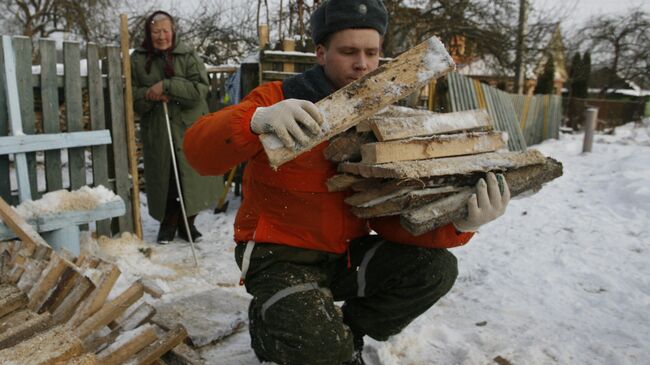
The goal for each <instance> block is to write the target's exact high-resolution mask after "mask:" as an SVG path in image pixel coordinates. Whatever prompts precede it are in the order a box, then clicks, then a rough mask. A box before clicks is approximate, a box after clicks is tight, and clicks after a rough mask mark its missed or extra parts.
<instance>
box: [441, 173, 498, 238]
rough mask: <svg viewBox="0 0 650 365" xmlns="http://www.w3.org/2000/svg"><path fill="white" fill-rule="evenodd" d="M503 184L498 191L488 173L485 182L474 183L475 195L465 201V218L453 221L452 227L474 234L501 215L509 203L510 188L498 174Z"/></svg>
mask: <svg viewBox="0 0 650 365" xmlns="http://www.w3.org/2000/svg"><path fill="white" fill-rule="evenodd" d="M499 175H500V176H499V179H501V182H502V184H503V186H502V188H501V189H499V182H498V181H497V177H496V176H495V175H494V173H492V172H488V174H487V177H486V180H487V184H486V180H484V179H480V180H479V181H478V183H476V194H472V196H470V197H469V199H467V218H464V219H459V220H457V221H454V222H453V224H454V227H456V229H457V230H458V231H461V232H474V231H476V230H477V229H478V227H480V226H482V225H484V224H485V223H488V222H491V221H493V220H495V219H497V218H499V217H500V216H502V215H503V213H505V211H506V206H508V202H509V201H510V188H508V183H507V182H506V179H505V177H504V176H503V175H501V174H499Z"/></svg>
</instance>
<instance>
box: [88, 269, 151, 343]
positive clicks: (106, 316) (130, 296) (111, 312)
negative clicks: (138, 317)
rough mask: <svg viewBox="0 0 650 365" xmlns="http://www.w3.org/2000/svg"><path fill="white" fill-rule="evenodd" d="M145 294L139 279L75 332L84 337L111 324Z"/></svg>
mask: <svg viewBox="0 0 650 365" xmlns="http://www.w3.org/2000/svg"><path fill="white" fill-rule="evenodd" d="M142 294H144V288H143V287H142V284H141V283H140V282H138V281H136V282H134V283H133V284H132V285H131V286H130V287H129V288H128V289H127V290H126V291H124V292H123V293H122V294H120V295H119V296H118V297H117V298H115V299H113V300H112V301H111V302H110V303H108V304H106V305H104V307H102V309H100V310H99V311H97V313H95V314H93V315H92V316H91V317H90V318H88V319H87V320H86V321H85V322H84V323H82V324H81V325H80V326H79V328H77V329H76V331H75V334H76V335H77V337H79V338H84V337H86V336H88V335H90V334H91V333H93V332H95V331H96V330H98V329H100V328H101V327H103V326H106V325H107V324H109V323H110V322H111V321H112V320H114V319H115V318H117V317H118V316H119V315H120V314H122V313H123V312H124V311H125V310H126V309H127V308H129V306H131V304H133V303H135V302H136V301H137V300H138V299H140V298H141V297H142Z"/></svg>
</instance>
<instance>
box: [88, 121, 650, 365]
mask: <svg viewBox="0 0 650 365" xmlns="http://www.w3.org/2000/svg"><path fill="white" fill-rule="evenodd" d="M582 140H583V135H582V134H575V135H562V136H561V138H560V140H551V141H546V142H545V143H543V144H541V145H538V146H534V148H537V149H539V150H541V151H542V152H543V153H544V154H546V155H548V156H551V157H553V158H555V159H557V160H559V161H561V162H562V163H563V164H564V176H562V177H561V178H559V179H556V180H555V181H553V182H551V183H549V184H547V185H546V186H545V187H544V188H543V189H542V190H541V191H540V192H538V193H537V194H535V195H532V196H527V197H523V198H519V199H516V200H513V201H512V202H511V204H510V206H509V208H508V211H507V212H506V214H505V216H503V217H502V218H500V219H499V220H498V221H496V222H493V223H491V224H489V225H487V226H485V227H483V228H482V229H481V230H480V232H479V233H478V234H477V235H476V236H475V238H474V239H473V240H472V241H471V242H470V243H469V244H468V245H467V246H464V247H461V248H456V249H453V251H452V252H453V253H454V254H455V255H456V256H457V257H458V259H459V265H460V274H459V277H458V281H457V282H456V285H455V286H454V288H453V289H452V291H451V292H450V293H449V294H448V295H447V296H446V297H444V298H443V299H442V300H441V301H440V302H439V303H438V304H437V305H435V306H434V307H433V308H431V309H430V310H429V311H428V312H426V313H425V314H424V315H423V316H421V317H420V318H418V319H417V320H416V321H415V322H413V323H412V324H411V325H410V326H409V327H407V328H406V329H405V330H404V331H403V332H402V333H401V334H399V335H397V336H394V337H392V338H391V339H389V340H388V341H387V342H383V343H380V342H376V341H373V340H371V339H368V338H366V347H365V350H364V354H365V356H364V357H365V359H366V362H367V363H368V364H371V365H372V364H375V365H377V364H384V365H389V364H391V365H392V364H395V365H397V364H414V365H416V364H417V365H420V364H468V365H469V364H494V363H497V362H499V363H500V364H505V363H507V362H509V363H512V364H603V365H610V364H630V365H637V364H650V346H649V345H648V343H649V342H650V238H649V237H650V224H649V223H650V120H646V121H645V123H644V124H640V125H634V124H627V125H625V126H623V127H619V128H617V129H616V130H615V134H614V135H597V136H596V138H595V144H594V147H593V152H592V153H589V154H582V153H581V151H582ZM237 205H238V200H237V199H236V198H233V197H231V202H230V207H229V210H228V212H227V214H225V215H224V214H220V215H215V214H213V213H212V212H211V211H205V212H203V213H201V214H200V215H199V217H198V218H197V226H198V227H199V230H201V231H202V232H203V234H204V239H203V241H202V242H200V243H199V244H198V251H197V255H198V256H199V260H200V267H199V269H195V268H194V265H193V259H192V254H191V251H190V247H189V246H188V244H186V243H182V242H174V243H172V244H170V245H166V246H160V245H157V244H155V243H148V242H154V241H155V238H156V232H157V228H158V224H157V222H156V221H154V220H152V219H151V218H150V217H148V216H145V217H144V220H143V227H144V238H145V241H147V242H141V241H138V240H136V239H133V237H131V236H128V235H125V236H123V238H122V239H121V240H105V239H100V240H99V242H97V243H95V241H94V240H92V239H90V237H89V236H87V237H86V240H85V241H86V242H85V247H86V248H87V249H90V250H94V251H95V252H98V253H99V254H101V255H103V256H107V257H109V256H110V257H113V258H114V259H115V260H117V262H118V265H119V266H120V269H121V270H122V272H123V275H122V277H121V279H120V281H119V282H118V286H117V288H116V290H115V291H117V290H119V289H120V288H124V287H126V285H127V284H128V282H129V281H131V280H134V278H135V277H137V276H144V277H149V278H152V279H154V280H155V281H156V282H157V283H158V284H159V285H160V286H161V287H163V288H164V289H165V290H166V291H167V293H166V294H165V295H164V296H163V297H162V298H161V299H160V300H161V301H170V300H172V299H174V298H179V297H184V296H187V295H190V294H192V293H197V292H201V291H205V290H209V289H214V290H217V289H218V290H221V291H222V292H223V293H224V296H223V297H224V299H223V300H229V299H228V297H229V296H230V297H231V298H233V300H234V299H237V300H239V301H242V299H245V300H247V299H248V295H247V294H246V292H245V290H244V288H243V287H240V286H238V285H237V282H238V280H239V269H238V268H237V266H236V265H235V263H234V259H233V247H234V243H233V242H232V235H233V232H232V222H233V219H234V215H235V212H236V209H237ZM142 212H143V214H145V215H146V212H147V209H146V206H143V209H142ZM147 248H150V249H151V252H150V254H148V257H147V255H145V253H148V251H147V250H146V249H147ZM147 300H148V301H151V302H154V301H155V300H153V299H151V298H147ZM241 310H242V311H244V312H245V311H246V308H245V306H243V308H241ZM239 315H241V313H239ZM235 317H236V316H235V314H233V318H235ZM201 351H202V356H203V357H204V358H205V359H206V360H207V363H210V364H234V365H236V364H241V365H244V364H246V365H248V364H259V362H258V361H257V359H256V358H255V355H254V354H253V352H252V350H251V349H250V340H249V337H248V331H247V328H243V329H241V330H239V331H237V332H235V333H234V334H233V335H231V336H229V337H227V338H225V339H222V340H221V341H219V342H217V343H214V344H211V345H208V346H206V347H204V348H203V349H202V350H201ZM495 359H497V360H496V361H495Z"/></svg>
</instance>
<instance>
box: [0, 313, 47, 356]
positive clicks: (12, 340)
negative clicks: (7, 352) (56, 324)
mask: <svg viewBox="0 0 650 365" xmlns="http://www.w3.org/2000/svg"><path fill="white" fill-rule="evenodd" d="M51 321H52V318H51V316H50V314H49V313H47V312H45V313H42V314H37V315H35V316H34V317H33V318H30V319H29V320H27V321H26V322H23V323H21V324H19V325H18V326H16V327H13V328H10V329H9V330H8V331H6V332H3V333H0V349H6V348H8V347H12V346H14V345H16V344H18V343H20V342H22V341H24V340H26V339H28V338H30V337H32V336H33V335H34V334H36V333H38V332H42V331H44V330H46V329H48V328H49V327H50V325H51ZM0 358H3V357H2V356H0Z"/></svg>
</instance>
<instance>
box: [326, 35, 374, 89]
mask: <svg viewBox="0 0 650 365" xmlns="http://www.w3.org/2000/svg"><path fill="white" fill-rule="evenodd" d="M380 49H381V36H380V35H379V32H377V31H376V30H374V29H344V30H341V31H338V32H336V33H333V34H332V35H330V42H329V46H328V47H325V46H324V45H322V44H319V45H318V46H316V60H317V62H318V64H319V65H321V66H323V69H324V70H325V75H326V76H327V78H328V79H329V80H330V81H331V82H332V83H333V84H334V87H335V88H336V89H337V90H338V89H340V88H342V87H343V86H345V85H347V84H349V83H351V82H353V81H355V80H357V79H359V78H361V77H362V76H363V75H365V74H367V73H369V72H371V71H373V70H375V69H376V68H377V67H379V51H380Z"/></svg>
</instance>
